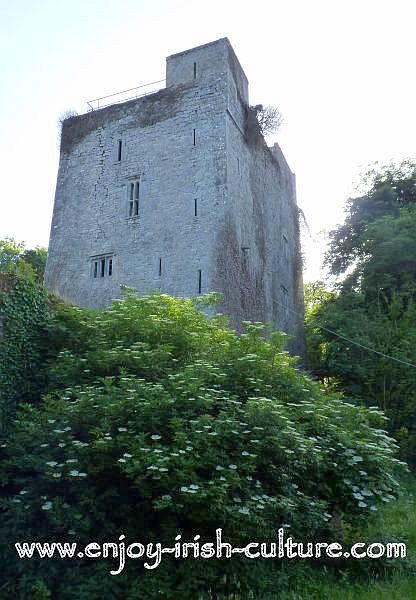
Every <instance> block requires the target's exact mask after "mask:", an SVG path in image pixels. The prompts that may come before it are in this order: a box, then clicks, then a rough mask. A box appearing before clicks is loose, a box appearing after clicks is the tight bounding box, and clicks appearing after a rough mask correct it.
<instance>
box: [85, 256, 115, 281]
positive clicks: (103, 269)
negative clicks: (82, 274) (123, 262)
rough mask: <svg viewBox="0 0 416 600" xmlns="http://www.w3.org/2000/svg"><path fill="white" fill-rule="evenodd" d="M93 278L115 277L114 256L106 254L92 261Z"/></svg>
mask: <svg viewBox="0 0 416 600" xmlns="http://www.w3.org/2000/svg"><path fill="white" fill-rule="evenodd" d="M90 264H91V277H93V278H94V279H97V278H98V277H100V278H101V277H111V276H112V275H113V255H109V254H105V255H103V256H96V257H94V258H92V259H91V263H90Z"/></svg>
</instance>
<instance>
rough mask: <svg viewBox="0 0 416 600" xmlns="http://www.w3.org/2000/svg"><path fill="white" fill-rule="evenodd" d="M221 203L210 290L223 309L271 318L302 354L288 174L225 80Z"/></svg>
mask: <svg viewBox="0 0 416 600" xmlns="http://www.w3.org/2000/svg"><path fill="white" fill-rule="evenodd" d="M226 143H227V205H226V211H225V219H224V224H223V227H222V228H221V229H220V230H219V231H218V235H217V257H216V280H215V285H216V288H217V289H221V291H222V292H223V296H224V302H223V311H224V312H225V313H226V314H230V315H232V322H233V325H234V326H236V327H237V328H239V323H241V321H242V320H244V319H250V320H254V321H262V322H271V323H274V324H275V325H278V327H279V328H280V329H283V330H284V331H286V332H287V333H289V334H291V335H293V336H294V338H295V339H294V340H293V341H292V342H291V344H290V348H291V349H292V350H294V351H296V352H299V353H302V352H303V344H302V327H303V322H302V321H303V319H302V315H303V283H302V267H301V256H300V244H299V230H298V209H297V204H296V191H295V178H294V175H293V173H292V172H291V171H290V168H289V166H288V165H287V163H286V160H285V158H284V156H283V154H282V152H281V150H280V148H279V147H278V145H277V144H276V145H275V146H274V147H273V148H272V149H271V148H268V147H267V145H266V143H265V141H264V138H263V136H262V135H261V134H260V132H259V129H258V125H257V120H256V118H255V115H254V113H253V112H252V111H250V110H248V109H247V106H246V105H244V103H243V102H242V101H241V97H239V94H238V93H236V90H235V87H234V82H233V81H232V80H230V81H229V85H228V99H227V119H226Z"/></svg>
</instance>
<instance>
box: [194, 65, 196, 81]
mask: <svg viewBox="0 0 416 600" xmlns="http://www.w3.org/2000/svg"><path fill="white" fill-rule="evenodd" d="M194 79H196V62H194Z"/></svg>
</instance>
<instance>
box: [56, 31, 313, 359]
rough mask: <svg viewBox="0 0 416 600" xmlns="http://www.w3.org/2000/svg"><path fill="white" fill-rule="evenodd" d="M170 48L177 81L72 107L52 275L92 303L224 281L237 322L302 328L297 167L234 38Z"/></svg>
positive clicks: (197, 289)
mask: <svg viewBox="0 0 416 600" xmlns="http://www.w3.org/2000/svg"><path fill="white" fill-rule="evenodd" d="M166 62H167V64H166V88H164V89H162V90H159V91H158V92H156V93H152V94H150V95H147V96H145V97H142V98H137V99H134V100H130V101H127V102H123V103H121V104H113V105H111V106H108V107H106V108H102V109H99V110H94V111H91V112H88V113H86V114H83V115H80V116H76V117H71V118H69V119H67V120H65V121H64V123H63V129H62V138H61V154H60V164H59V172H58V181H57V188H56V196H55V205H54V211H53V218H52V226H51V236H50V244H49V257H48V262H47V267H46V274H45V285H46V286H47V287H48V288H49V289H50V290H52V291H53V292H55V293H56V294H57V295H59V296H60V297H61V298H63V299H65V300H67V301H69V302H71V303H74V304H77V305H81V306H89V307H101V306H105V305H108V304H109V303H110V302H111V300H112V299H113V298H116V297H120V295H121V292H120V286H121V285H123V284H124V285H127V286H129V287H133V288H135V289H137V291H138V293H148V292H151V291H152V290H160V291H161V292H164V293H168V294H171V295H174V296H197V295H198V294H203V293H206V292H209V291H213V290H215V291H218V292H221V293H222V297H223V301H222V305H221V306H220V307H219V309H218V310H220V311H221V312H224V313H226V314H229V315H230V316H231V322H232V324H233V325H234V326H236V327H238V326H239V323H240V322H241V320H244V319H250V320H255V321H268V322H272V323H274V324H275V325H276V326H277V327H279V328H280V329H283V330H285V331H286V332H287V333H289V334H291V335H294V336H295V340H296V339H297V340H300V339H301V330H302V318H301V315H302V313H303V302H302V300H303V299H302V296H303V286H302V272H301V257H300V243H299V228H298V210H297V205H296V196H295V179H294V175H293V174H292V172H291V171H290V169H289V167H288V165H287V163H286V161H285V158H284V156H283V154H282V152H281V150H280V148H279V146H278V145H277V144H275V145H274V146H273V147H272V148H269V147H267V145H266V143H265V141H264V138H263V136H262V135H261V133H260V131H259V128H258V125H257V120H256V117H255V113H254V112H253V110H251V109H250V108H249V100H248V82H247V78H246V76H245V74H244V71H243V70H242V68H241V66H240V63H239V62H238V59H237V57H236V55H235V54H234V51H233V49H232V47H231V44H230V42H229V41H228V39H227V38H224V39H220V40H217V41H215V42H211V43H209V44H205V45H203V46H199V47H197V48H192V49H191V50H187V51H185V52H181V53H179V54H175V55H173V56H169V57H168V58H167V61H166ZM296 313H298V314H296ZM292 347H293V349H294V350H297V351H299V350H300V348H301V346H300V345H298V344H296V343H295V344H294V346H292Z"/></svg>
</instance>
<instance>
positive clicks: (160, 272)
mask: <svg viewBox="0 0 416 600" xmlns="http://www.w3.org/2000/svg"><path fill="white" fill-rule="evenodd" d="M161 276H162V259H161V258H159V277H161Z"/></svg>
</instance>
